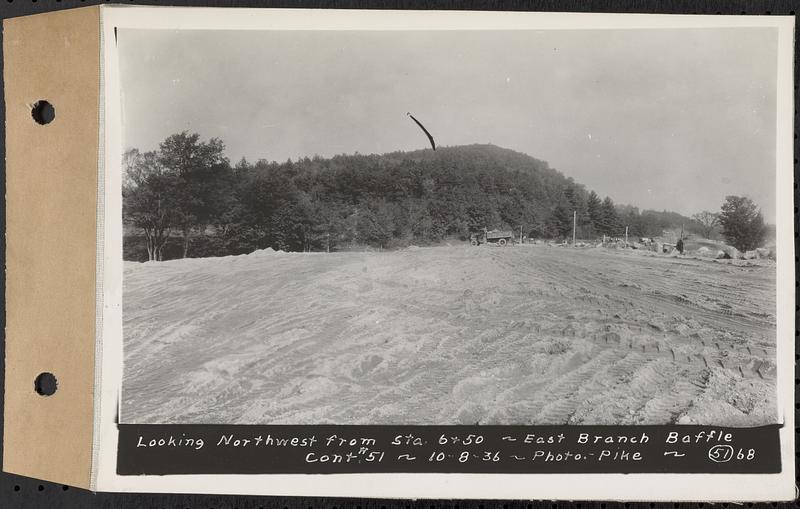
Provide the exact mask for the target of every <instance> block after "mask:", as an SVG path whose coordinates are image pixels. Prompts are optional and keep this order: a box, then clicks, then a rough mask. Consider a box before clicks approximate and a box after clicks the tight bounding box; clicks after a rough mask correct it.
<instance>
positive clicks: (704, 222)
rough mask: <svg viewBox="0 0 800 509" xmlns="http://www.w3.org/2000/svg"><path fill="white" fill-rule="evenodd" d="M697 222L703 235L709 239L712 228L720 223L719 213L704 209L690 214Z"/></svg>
mask: <svg viewBox="0 0 800 509" xmlns="http://www.w3.org/2000/svg"><path fill="white" fill-rule="evenodd" d="M692 219H694V220H695V221H696V222H697V223H699V224H700V228H701V232H702V234H703V237H705V238H707V239H710V238H711V236H712V235H713V234H714V229H715V228H716V227H717V226H719V224H720V215H719V213H715V212H709V211H707V210H704V211H702V212H698V213H697V214H695V215H693V216H692Z"/></svg>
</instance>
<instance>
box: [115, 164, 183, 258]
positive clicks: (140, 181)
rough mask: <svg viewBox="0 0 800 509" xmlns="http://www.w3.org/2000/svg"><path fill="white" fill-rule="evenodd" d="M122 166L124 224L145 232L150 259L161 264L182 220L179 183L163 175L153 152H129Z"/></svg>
mask: <svg viewBox="0 0 800 509" xmlns="http://www.w3.org/2000/svg"><path fill="white" fill-rule="evenodd" d="M123 164H124V166H123V168H124V178H123V185H122V220H123V222H124V223H127V224H130V225H132V226H134V227H137V228H140V229H141V230H142V231H143V232H144V237H145V245H146V249H147V259H148V260H149V261H154V260H155V261H161V260H162V259H163V252H164V246H165V245H166V243H167V241H168V240H169V238H170V234H171V232H172V229H173V228H174V226H175V224H176V222H177V220H178V217H179V214H178V203H177V202H176V200H175V195H174V193H173V190H174V188H175V187H176V180H177V179H176V177H175V176H174V175H170V174H167V173H165V172H164V169H163V168H162V167H161V165H160V164H159V163H158V160H157V158H156V155H155V153H153V152H146V153H140V152H139V151H138V150H131V151H128V152H126V153H125V155H124V156H123Z"/></svg>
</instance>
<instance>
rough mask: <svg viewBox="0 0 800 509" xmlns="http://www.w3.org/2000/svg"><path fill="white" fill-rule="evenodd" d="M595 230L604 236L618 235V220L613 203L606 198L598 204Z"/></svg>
mask: <svg viewBox="0 0 800 509" xmlns="http://www.w3.org/2000/svg"><path fill="white" fill-rule="evenodd" d="M595 228H596V229H597V231H598V232H599V233H602V234H604V235H611V236H616V235H619V233H620V220H619V216H618V215H617V209H616V207H614V202H613V200H611V198H609V197H608V196H606V197H605V199H604V200H603V203H601V204H600V211H599V217H598V222H597V223H595Z"/></svg>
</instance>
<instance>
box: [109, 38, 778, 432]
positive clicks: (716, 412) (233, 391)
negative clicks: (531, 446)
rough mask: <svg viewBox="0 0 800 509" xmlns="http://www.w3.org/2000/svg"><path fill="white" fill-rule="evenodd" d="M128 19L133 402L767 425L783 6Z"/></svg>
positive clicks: (468, 418)
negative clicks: (556, 17) (436, 26)
mask: <svg viewBox="0 0 800 509" xmlns="http://www.w3.org/2000/svg"><path fill="white" fill-rule="evenodd" d="M116 44H117V50H118V59H119V80H120V91H121V97H120V100H121V106H120V107H121V111H122V117H121V118H122V123H121V132H122V137H121V140H122V145H123V146H122V149H123V153H122V154H120V156H121V158H122V172H123V177H122V224H123V239H122V241H123V258H124V272H123V279H122V284H123V286H122V325H123V341H122V343H123V344H122V351H123V358H124V362H123V373H122V388H121V395H120V398H121V399H120V422H121V423H135V424H263V425H272V424H291V425H311V424H337V425H455V424H460V425H675V424H677V425H684V424H686V425H692V424H694V425H707V426H730V427H753V426H762V425H768V424H776V423H779V422H781V417H780V416H779V407H778V390H777V385H776V374H777V365H778V358H777V354H776V349H777V348H778V342H779V341H785V342H788V343H791V342H792V338H791V337H783V338H779V337H778V335H777V333H776V330H777V329H776V327H777V314H778V313H777V311H776V298H777V294H778V292H777V283H776V281H777V276H776V267H777V263H778V261H779V258H780V257H779V254H778V249H777V248H776V243H777V240H776V238H777V236H778V233H777V232H778V230H777V229H776V224H777V216H778V212H777V206H776V187H777V181H776V178H777V177H776V175H777V173H776V165H777V162H776V144H777V142H776V139H777V138H776V137H777V133H776V130H777V125H778V121H777V115H778V108H777V93H778V82H777V80H778V70H777V67H778V58H777V54H778V30H777V29H776V28H768V27H737V28H733V27H722V28H715V27H707V28H664V29H604V30H592V29H576V30H508V31H504V30H402V31H401V30H396V31H393V30H382V31H371V30H307V31H303V30H241V31H237V30H208V29H196V30H188V29H181V30H167V29H138V28H124V27H123V28H120V29H119V30H118V31H117V32H116Z"/></svg>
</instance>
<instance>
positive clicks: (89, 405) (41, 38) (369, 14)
mask: <svg viewBox="0 0 800 509" xmlns="http://www.w3.org/2000/svg"><path fill="white" fill-rule="evenodd" d="M793 21H794V20H793V18H788V17H777V16H776V17H769V16H747V17H744V16H741V17H740V16H673V15H615V14H561V13H502V12H480V13H478V12H439V11H435V12H413V11H406V12H397V11H308V10H269V9H208V8H173V7H170V8H166V7H165V8H160V7H155V8H153V7H128V6H100V7H90V8H84V9H76V10H71V11H63V12H58V13H50V14H45V15H37V16H31V17H26V18H19V19H14V20H6V21H5V23H4V54H5V79H6V89H5V94H6V108H7V113H6V121H7V143H6V146H7V189H8V195H7V196H8V198H7V217H8V228H7V247H8V250H7V283H8V286H7V295H6V303H7V310H8V311H7V313H8V322H7V323H8V325H7V339H6V344H7V352H6V359H7V361H6V363H7V364H6V365H7V369H6V408H5V437H4V460H3V461H4V470H6V471H9V472H14V473H18V474H22V475H27V476H31V477H39V478H42V479H47V480H52V481H55V482H60V483H64V484H70V485H75V486H80V487H85V488H89V489H92V490H95V491H120V492H184V493H212V492H213V493H224V494H252V495H285V496H343V497H354V496H355V497H379V498H401V497H402V498H462V499H463V498H496V499H509V498H510V499H570V500H646V501H729V500H730V501H772V500H791V499H794V498H795V487H794V476H795V466H794V454H793V451H794V433H793V430H794V425H795V423H794V405H793V392H794V391H793V384H792V380H793V378H794V377H793V367H794V363H793V362H792V359H793V356H794V346H793V344H794V339H793V338H794V334H793V331H794V288H793V285H792V284H791V281H793V280H794V265H793V263H792V260H793V259H794V247H793V237H792V235H791V232H792V231H793V196H792V186H791V182H792V167H793V166H792V165H793V159H792V157H793V156H792V144H793V140H792V133H793V123H792V118H793V117H792V114H791V113H792V111H793V83H792V72H793V71H792V69H793V36H794V34H793V29H794V24H793ZM746 27H761V28H772V29H774V30H775V31H776V34H777V38H778V54H777V55H776V58H777V60H778V66H777V68H778V71H777V72H778V76H777V84H778V90H777V93H776V97H777V105H776V111H777V124H778V125H777V127H776V132H777V137H776V147H775V150H776V155H777V156H776V162H777V167H776V168H775V171H776V175H777V177H776V198H777V214H776V223H777V252H778V263H777V313H776V314H777V316H778V323H777V338H778V342H777V352H778V353H777V359H778V366H777V373H778V374H777V390H778V393H779V398H778V403H779V409H778V411H779V416H780V424H781V426H780V428H779V429H778V431H777V433H778V436H779V441H780V444H779V445H780V447H779V450H780V465H781V471H780V473H669V472H664V473H626V474H623V473H585V472H583V473H569V474H567V473H561V474H555V473H508V472H505V473H488V472H482V473H475V472H472V473H453V472H446V471H439V472H427V473H412V472H394V473H378V472H369V471H368V469H361V471H359V472H355V473H325V474H324V475H322V474H320V473H286V472H284V473H269V474H244V473H230V474H169V475H156V474H152V475H126V474H119V473H118V452H119V451H118V445H119V426H118V420H119V405H120V389H121V386H122V364H123V363H122V359H123V356H122V219H121V218H122V203H121V200H122V197H121V186H122V169H121V157H120V154H122V153H123V150H124V148H125V147H124V146H123V137H122V133H123V125H122V113H123V112H122V111H121V101H120V94H121V85H122V84H121V82H120V75H119V61H118V53H117V51H116V36H117V31H118V30H126V29H152V30H281V31H291V30H330V31H335V30H337V31H354V30H373V31H375V30H386V31H418V30H440V31H446V30H475V31H482V30H498V31H503V30H610V29H617V30H619V29H631V30H633V29H636V30H659V29H664V28H728V29H736V28H746ZM56 76H59V77H60V79H55V77H56ZM65 84H66V85H65ZM41 99H47V100H48V101H50V102H51V103H52V104H53V105H54V107H55V110H56V120H55V121H54V122H53V123H52V125H48V126H40V125H37V124H35V123H33V122H31V115H30V105H31V104H33V103H34V102H36V101H38V100H41ZM33 144H35V147H36V148H35V149H34V148H32V147H33V146H34V145H33ZM32 169H33V170H36V171H32ZM54 173H58V174H59V175H60V176H61V178H60V179H58V180H54V179H53V178H52V175H53V174H54ZM31 204H36V206H37V207H41V209H36V210H33V211H32V210H31V208H30V207H31V206H32V205H31ZM30 232H41V233H37V235H35V236H32V235H30ZM32 261H33V262H32ZM42 372H52V373H53V374H54V375H55V376H56V378H57V379H58V382H59V385H58V390H57V391H56V393H55V394H53V395H52V396H46V397H43V396H40V395H38V394H36V393H35V392H34V391H33V390H32V389H33V386H34V383H33V380H34V379H35V377H36V376H37V375H38V374H39V373H42ZM65 416H66V418H65ZM704 428H706V429H704V430H699V431H697V432H693V433H687V434H689V435H692V436H693V437H695V438H690V440H700V439H697V438H696V437H697V433H699V432H700V431H702V432H703V433H704V435H703V436H702V439H707V438H708V433H709V432H710V431H712V428H710V427H704ZM687 429H688V428H687ZM520 433H522V432H521V431H520ZM715 433H716V434H715V435H714V436H715V438H716V439H719V438H720V436H724V434H725V432H724V431H715ZM333 434H335V430H329V433H328V434H326V435H325V436H326V437H328V436H331V435H333ZM501 434H502V433H501ZM220 435H221V436H223V435H226V433H224V430H222V431H221V432H220ZM291 435H292V434H291V433H289V434H288V435H287V436H291ZM524 435H525V433H522V434H520V436H521V437H522V436H524ZM165 436H168V435H165ZM297 436H298V437H299V435H297ZM653 436H655V435H653ZM319 438H320V439H322V435H320V437H319ZM146 441H147V440H145V442H146ZM210 445H211V444H208V446H210ZM734 454H736V452H734ZM745 454H746V452H745Z"/></svg>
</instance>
